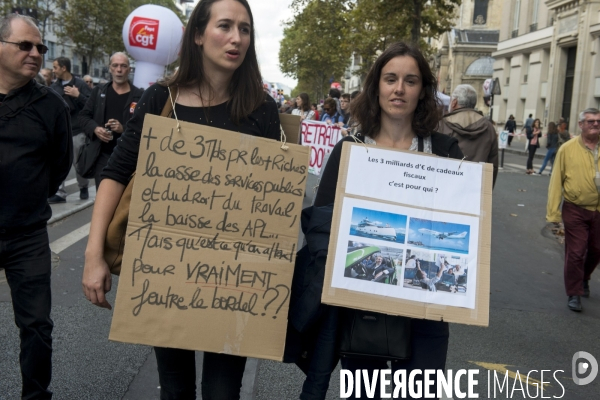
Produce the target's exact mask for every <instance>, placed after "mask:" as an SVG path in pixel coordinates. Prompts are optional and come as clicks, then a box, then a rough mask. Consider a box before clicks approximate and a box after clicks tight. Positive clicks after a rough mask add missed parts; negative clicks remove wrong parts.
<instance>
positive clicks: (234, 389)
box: [154, 347, 246, 400]
mask: <svg viewBox="0 0 600 400" xmlns="http://www.w3.org/2000/svg"><path fill="white" fill-rule="evenodd" d="M154 352H155V353H156V362H157V363H158V379H159V382H160V400H195V399H196V356H195V354H194V352H193V351H191V350H181V349H171V348H164V347H155V348H154ZM245 368H246V357H237V356H231V355H228V354H217V353H208V352H204V360H203V362H202V399H203V400H235V399H239V398H240V389H241V388H242V378H243V376H244V369H245Z"/></svg>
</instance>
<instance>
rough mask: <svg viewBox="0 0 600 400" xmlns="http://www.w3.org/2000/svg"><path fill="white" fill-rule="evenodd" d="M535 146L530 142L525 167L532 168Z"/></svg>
mask: <svg viewBox="0 0 600 400" xmlns="http://www.w3.org/2000/svg"><path fill="white" fill-rule="evenodd" d="M537 148H538V147H537V146H532V145H531V144H530V145H529V147H528V148H527V149H528V151H529V156H528V157H527V169H533V156H534V155H535V152H536V150H537Z"/></svg>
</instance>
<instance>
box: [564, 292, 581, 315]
mask: <svg viewBox="0 0 600 400" xmlns="http://www.w3.org/2000/svg"><path fill="white" fill-rule="evenodd" d="M567 306H569V310H572V311H578V312H579V311H581V309H582V307H581V296H569V301H568V303H567Z"/></svg>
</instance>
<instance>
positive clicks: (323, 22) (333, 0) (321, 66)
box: [279, 0, 351, 101]
mask: <svg viewBox="0 0 600 400" xmlns="http://www.w3.org/2000/svg"><path fill="white" fill-rule="evenodd" d="M349 3H350V2H349V1H348V0H295V1H294V2H293V3H292V9H293V10H294V11H295V16H294V18H293V19H292V20H291V21H288V22H286V23H285V27H284V31H283V35H284V38H283V40H282V41H281V47H280V50H279V67H280V69H281V71H282V72H283V73H284V74H285V75H287V76H290V77H293V78H296V79H298V87H297V89H298V90H299V91H305V92H307V93H308V94H309V96H310V98H311V100H312V101H316V100H317V99H319V98H322V97H323V94H324V93H325V92H326V91H327V88H328V86H329V84H330V83H329V81H330V79H331V78H332V77H333V78H334V79H336V80H337V79H340V78H341V76H342V74H343V73H344V70H345V68H346V66H347V65H348V61H349V54H350V52H351V50H350V44H349V42H348V35H347V33H348V29H347V27H348V10H349Z"/></svg>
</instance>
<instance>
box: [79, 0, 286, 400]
mask: <svg viewBox="0 0 600 400" xmlns="http://www.w3.org/2000/svg"><path fill="white" fill-rule="evenodd" d="M179 65H180V67H179V70H178V71H177V73H176V74H175V75H174V76H172V77H170V78H168V79H166V80H165V81H163V82H160V83H158V84H155V85H153V86H151V87H150V88H148V89H147V90H146V91H145V93H144V95H143V96H142V98H141V99H140V101H139V102H138V105H137V107H136V109H135V112H134V115H133V117H132V119H131V120H130V121H129V123H128V124H127V128H126V130H125V132H124V133H123V135H122V137H121V139H120V140H119V142H118V146H117V147H116V148H115V151H114V153H113V154H112V156H111V158H110V160H109V162H108V165H107V167H106V168H105V169H104V172H103V174H102V177H103V179H104V181H103V183H102V185H100V188H99V190H98V194H97V196H96V203H95V206H94V212H93V215H92V223H91V228H90V236H89V241H88V245H87V248H86V253H85V269H84V273H83V281H82V284H83V290H84V293H85V296H86V297H87V298H88V300H90V301H91V302H92V303H94V304H95V305H97V306H100V307H104V308H108V309H110V308H111V306H110V304H109V303H108V301H107V300H106V297H105V293H106V292H108V291H109V290H110V289H111V275H110V272H109V269H108V266H107V263H106V261H105V259H104V256H103V248H104V241H105V236H106V232H107V228H108V225H109V222H110V220H111V218H112V217H113V214H114V212H115V209H116V207H117V204H118V202H119V200H120V198H121V195H122V193H123V191H124V189H125V186H126V185H127V184H128V182H129V180H130V178H131V175H132V173H133V172H134V170H135V168H136V163H137V158H138V151H139V146H140V136H141V131H142V126H143V123H144V116H145V115H146V114H147V113H148V114H155V115H160V114H161V111H162V110H163V107H164V106H165V104H166V103H167V102H173V103H172V104H173V107H174V112H173V113H172V114H171V117H174V118H177V119H178V120H183V121H187V122H192V123H196V124H202V125H209V126H213V127H218V128H221V129H227V130H231V131H236V132H240V133H244V134H248V135H253V136H260V137H266V138H271V139H276V140H279V138H280V122H279V115H278V113H277V106H276V104H275V102H274V100H273V99H272V98H271V97H270V96H267V95H266V94H265V92H264V91H263V86H262V78H261V75H260V71H259V67H258V61H257V56H256V50H255V39H254V20H253V18H252V13H251V11H250V6H249V5H248V2H247V1H246V0H201V1H200V2H199V3H198V4H197V6H196V8H195V9H194V11H193V12H192V15H191V16H190V20H189V23H188V24H187V27H186V29H185V32H184V36H183V41H182V47H181V53H180V59H179ZM155 352H156V358H157V362H158V372H159V379H160V387H161V389H160V390H161V399H195V398H196V385H195V381H196V373H195V359H194V352H193V351H189V350H180V349H170V348H169V349H168V348H158V347H156V348H155ZM203 363H204V364H203V365H204V367H203V370H202V397H203V398H204V399H236V398H239V392H240V388H241V381H242V376H243V372H244V368H245V364H246V358H245V357H236V356H231V355H226V354H214V353H208V352H205V353H204V361H203Z"/></svg>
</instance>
